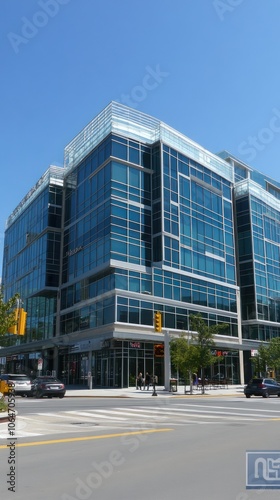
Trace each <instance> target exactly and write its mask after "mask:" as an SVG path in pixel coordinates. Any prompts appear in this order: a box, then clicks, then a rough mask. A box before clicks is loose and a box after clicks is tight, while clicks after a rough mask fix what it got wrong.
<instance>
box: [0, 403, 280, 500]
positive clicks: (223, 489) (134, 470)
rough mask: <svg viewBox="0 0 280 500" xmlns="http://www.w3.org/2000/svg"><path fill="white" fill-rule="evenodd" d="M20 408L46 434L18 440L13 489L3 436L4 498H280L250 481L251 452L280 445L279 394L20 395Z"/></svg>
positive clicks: (0, 488) (22, 415)
mask: <svg viewBox="0 0 280 500" xmlns="http://www.w3.org/2000/svg"><path fill="white" fill-rule="evenodd" d="M17 410H18V412H19V421H20V420H21V418H22V422H25V424H26V422H27V424H26V427H25V428H24V429H25V430H26V431H27V430H29V431H30V427H33V426H34V427H35V428H36V429H37V431H38V429H41V433H39V432H38V434H37V435H35V436H31V435H30V436H29V437H28V436H25V437H21V438H19V439H18V447H17V450H16V457H15V462H16V465H15V468H16V470H15V472H16V492H15V493H13V492H11V491H8V489H7V486H8V485H7V483H6V477H7V473H8V471H9V467H10V466H9V465H8V456H9V448H8V447H6V446H5V444H6V442H7V439H6V440H5V438H3V437H2V442H1V446H0V463H1V486H0V493H1V500H2V499H4V500H8V499H9V498H15V499H16V500H35V499H36V500H73V499H75V500H77V499H78V500H83V499H98V500H109V499H113V500H132V499H134V500H143V499H144V500H172V499H174V500H181V499H182V500H183V499H184V500H185V499H191V500H249V499H254V500H255V499H259V498H260V499H261V500H262V499H263V500H270V499H271V500H274V499H276V498H277V499H278V498H279V490H278V493H277V491H271V490H265V491H262V490H246V483H245V475H246V466H245V454H246V450H277V449H278V450H279V448H280V447H279V425H280V401H279V398H270V399H268V400H267V399H258V398H255V399H253V398H252V399H250V400H247V399H246V398H234V397H232V398H208V399H207V398H171V399H170V398H168V399H166V400H163V399H161V400H158V401H156V398H151V401H150V400H145V401H144V400H140V401H139V400H136V401H135V400H131V399H94V400H91V399H89V398H79V399H74V398H73V399H69V398H67V399H66V398H65V399H64V400H58V401H56V400H43V401H41V400H25V399H19V400H17ZM70 412H71V413H70ZM24 419H25V420H24ZM50 422H51V423H50ZM74 422H76V423H74ZM83 423H85V425H83ZM90 424H91V425H90ZM3 425H4V424H1V426H3Z"/></svg>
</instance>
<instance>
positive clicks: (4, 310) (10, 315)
mask: <svg viewBox="0 0 280 500" xmlns="http://www.w3.org/2000/svg"><path fill="white" fill-rule="evenodd" d="M18 302H19V294H17V293H16V294H15V295H14V296H13V297H11V298H10V299H9V300H8V301H7V302H4V293H3V287H2V286H1V287H0V337H3V336H4V335H5V334H6V333H7V332H8V329H9V328H10V327H11V326H14V325H15V324H16V321H15V315H14V309H15V308H16V307H17V305H18Z"/></svg>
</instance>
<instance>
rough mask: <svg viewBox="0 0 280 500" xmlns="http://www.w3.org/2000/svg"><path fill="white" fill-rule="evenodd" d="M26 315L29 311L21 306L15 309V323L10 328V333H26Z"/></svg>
mask: <svg viewBox="0 0 280 500" xmlns="http://www.w3.org/2000/svg"><path fill="white" fill-rule="evenodd" d="M26 317H27V312H25V310H24V309H23V308H22V307H21V308H20V309H19V308H16V309H15V310H14V321H15V324H14V325H12V326H10V328H8V333H13V334H14V335H24V334H25V327H26Z"/></svg>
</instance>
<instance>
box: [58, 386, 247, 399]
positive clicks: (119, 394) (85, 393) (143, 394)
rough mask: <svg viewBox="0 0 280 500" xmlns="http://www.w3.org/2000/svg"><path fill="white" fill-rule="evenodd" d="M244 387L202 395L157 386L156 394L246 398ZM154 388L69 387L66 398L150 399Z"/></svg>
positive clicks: (217, 390) (221, 388) (199, 391)
mask: <svg viewBox="0 0 280 500" xmlns="http://www.w3.org/2000/svg"><path fill="white" fill-rule="evenodd" d="M243 389H244V386H243V385H229V386H228V388H226V387H218V388H214V389H208V388H207V387H205V394H201V390H200V389H193V393H192V394H190V392H189V390H190V388H189V386H186V391H187V393H186V394H185V393H184V390H185V386H183V385H182V386H181V385H180V386H178V390H177V392H169V391H166V390H165V389H164V387H162V386H159V387H158V386H156V394H157V396H159V397H163V398H166V397H170V398H174V397H186V398H187V397H199V396H200V397H205V396H244V392H243ZM153 392H154V390H153V387H150V389H149V391H147V390H145V391H144V390H142V391H140V390H136V388H135V387H128V388H124V389H111V388H109V389H87V388H73V389H72V388H71V386H70V387H69V386H68V387H67V390H66V394H65V397H95V398H106V397H107V398H108V397H109V398H138V399H143V398H150V397H151V396H152V394H153Z"/></svg>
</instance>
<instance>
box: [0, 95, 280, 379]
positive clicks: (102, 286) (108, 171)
mask: <svg viewBox="0 0 280 500" xmlns="http://www.w3.org/2000/svg"><path fill="white" fill-rule="evenodd" d="M279 193H280V183H278V182H276V181H274V180H272V179H270V178H267V177H266V176H265V175H263V174H261V173H259V172H256V171H254V170H253V169H252V168H250V167H249V166H248V165H245V164H243V163H242V162H240V161H239V160H238V159H236V158H234V157H232V156H231V155H229V153H227V152H222V153H220V154H219V155H213V154H212V153H210V152H208V151H206V150H204V149H203V148H202V147H201V146H199V145H198V144H196V143H194V142H193V141H191V140H190V139H188V138H186V137H185V136H183V135H182V134H180V133H179V132H177V131H175V130H173V129H171V128H170V127H169V126H167V125H165V124H163V123H162V122H160V121H159V120H156V119H155V118H152V117H149V116H147V115H145V114H143V113H140V112H138V111H135V110H132V109H129V108H127V107H125V106H123V105H120V104H117V103H111V104H110V105H109V106H108V107H107V108H105V110H103V111H102V112H101V113H100V114H99V115H98V117H96V118H95V119H94V120H93V121H92V122H91V123H90V124H89V125H87V127H85V129H84V130H83V131H82V132H81V133H80V134H78V135H77V136H76V137H75V138H74V139H73V141H71V142H70V144H69V145H68V146H67V147H66V148H65V166H64V168H61V169H59V168H58V167H50V169H49V170H48V171H47V173H46V174H44V175H43V176H42V178H41V179H40V181H39V182H38V183H37V184H36V186H34V188H33V189H32V190H31V191H30V193H28V195H27V196H26V197H25V198H24V199H23V201H22V202H21V203H20V204H19V206H18V207H17V208H16V210H15V211H14V212H13V214H11V216H10V217H9V220H8V224H7V229H6V233H5V251H4V263H3V284H4V286H5V293H6V297H10V296H11V295H13V294H14V293H16V292H18V293H20V295H21V297H22V298H23V299H24V305H25V308H26V309H27V312H28V323H27V332H26V335H25V336H24V337H23V338H21V339H17V340H16V341H15V340H14V339H12V338H11V337H9V342H10V346H11V347H10V351H7V353H10V352H11V353H16V352H18V356H21V349H24V352H25V353H28V355H29V354H30V356H31V359H35V360H36V359H37V357H38V356H42V357H43V359H44V369H45V370H46V371H52V370H55V371H57V372H58V375H59V376H61V377H62V378H64V379H65V380H66V381H67V383H86V374H87V373H88V371H90V372H91V373H92V374H93V377H94V383H95V384H96V385H97V386H100V385H102V386H111V387H115V386H127V385H129V384H134V383H135V377H136V374H137V372H138V371H142V372H143V373H144V372H145V371H146V370H147V371H149V372H151V373H155V370H156V372H157V375H158V376H159V378H160V382H161V383H162V382H163V377H164V369H163V359H162V358H157V356H156V355H155V351H154V346H155V345H158V344H159V342H163V340H162V339H163V335H162V334H157V333H156V332H155V330H154V314H155V312H156V311H160V312H161V313H162V327H163V332H166V331H168V332H169V333H171V334H174V335H179V334H181V332H189V329H190V325H189V315H190V314H197V313H200V314H201V315H202V316H203V318H204V319H205V321H206V322H207V324H208V325H209V326H212V325H215V324H217V323H218V324H223V325H224V327H225V328H224V334H223V335H216V336H215V342H216V347H217V349H216V351H217V353H220V352H224V353H226V354H225V355H223V356H222V357H223V360H222V358H221V360H220V361H219V363H220V365H219V366H220V368H221V371H223V372H224V374H227V377H228V378H230V379H231V381H232V383H237V382H240V380H241V378H242V369H243V368H242V366H241V365H240V360H241V362H242V357H241V355H240V352H241V350H243V349H244V350H247V351H250V349H251V348H255V345H256V342H259V341H262V340H269V339H270V338H272V337H273V336H278V335H279V334H280V332H279V328H280V306H279V304H280V298H279V289H280V287H279V284H280V266H279V239H280V230H279V224H280V206H279V199H280V194H279ZM239 292H240V293H239ZM46 341H48V342H46ZM34 342H36V345H35V344H34V346H32V343H34ZM16 343H17V345H16V346H15V345H14V347H12V346H13V344H16ZM28 349H29V351H28ZM55 352H56V355H55ZM217 356H220V354H217ZM247 357H248V356H247ZM223 367H224V368H223ZM211 375H212V374H211ZM240 377H241V378H240Z"/></svg>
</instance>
